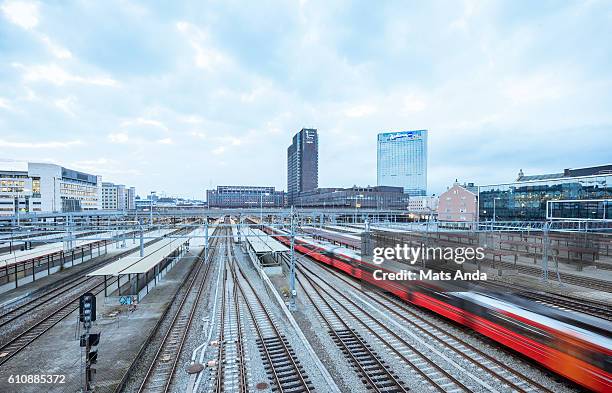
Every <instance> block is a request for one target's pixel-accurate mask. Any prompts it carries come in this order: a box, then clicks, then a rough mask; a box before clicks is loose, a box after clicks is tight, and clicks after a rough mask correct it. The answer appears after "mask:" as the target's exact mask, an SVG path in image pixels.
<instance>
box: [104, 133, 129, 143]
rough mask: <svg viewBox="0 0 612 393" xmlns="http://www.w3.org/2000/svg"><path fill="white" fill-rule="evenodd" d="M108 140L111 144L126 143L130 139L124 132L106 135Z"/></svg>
mask: <svg viewBox="0 0 612 393" xmlns="http://www.w3.org/2000/svg"><path fill="white" fill-rule="evenodd" d="M108 140H109V141H110V142H111V143H128V142H129V140H130V138H129V136H128V134H127V133H125V132H113V133H111V134H108Z"/></svg>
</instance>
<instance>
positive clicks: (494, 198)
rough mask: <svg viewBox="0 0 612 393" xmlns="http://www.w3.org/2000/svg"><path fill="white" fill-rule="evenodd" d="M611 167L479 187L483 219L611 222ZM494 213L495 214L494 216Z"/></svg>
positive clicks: (527, 177)
mask: <svg viewBox="0 0 612 393" xmlns="http://www.w3.org/2000/svg"><path fill="white" fill-rule="evenodd" d="M611 204H612V165H610V164H609V165H600V166H594V167H586V168H578V169H565V170H564V171H563V172H559V173H551V174H544V175H530V176H526V175H524V174H523V171H522V170H521V171H520V172H519V176H518V178H517V179H516V181H514V182H511V183H503V184H491V185H486V186H480V187H479V215H480V220H491V219H492V218H493V214H495V220H499V221H531V220H545V219H590V220H603V219H611V218H612V214H611V212H610V205H611ZM494 212H495V213H494Z"/></svg>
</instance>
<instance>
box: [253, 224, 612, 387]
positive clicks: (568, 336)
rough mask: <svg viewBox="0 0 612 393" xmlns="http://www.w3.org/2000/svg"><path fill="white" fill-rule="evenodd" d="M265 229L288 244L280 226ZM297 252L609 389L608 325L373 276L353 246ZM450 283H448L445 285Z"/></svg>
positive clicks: (478, 292)
mask: <svg viewBox="0 0 612 393" xmlns="http://www.w3.org/2000/svg"><path fill="white" fill-rule="evenodd" d="M264 231H265V232H267V233H268V234H270V235H278V236H275V238H276V239H277V240H279V241H280V242H282V243H284V244H286V245H289V237H288V236H287V234H286V233H285V232H284V231H282V230H279V229H276V228H271V227H267V226H265V227H264ZM294 247H295V249H296V251H297V252H300V253H302V254H308V256H309V257H311V258H313V259H315V260H317V261H319V262H322V263H324V264H327V265H329V266H332V267H334V268H336V269H338V270H341V271H343V272H345V273H347V274H349V275H351V276H353V277H355V278H357V279H359V280H363V281H366V282H368V283H370V284H372V285H375V286H377V287H379V288H381V289H383V290H385V291H387V292H390V293H392V294H394V295H395V296H397V297H399V298H401V299H403V300H405V301H407V302H410V303H413V304H415V305H417V306H420V307H423V308H427V309H429V310H431V311H433V312H435V313H437V314H439V315H442V316H444V317H446V318H448V319H451V320H453V321H455V322H456V323H459V324H461V325H464V326H466V327H469V328H471V329H473V330H475V331H477V332H479V333H481V334H483V335H485V336H487V337H489V338H491V339H492V340H495V341H497V342H498V343H500V344H503V345H505V346H507V347H508V348H511V349H512V350H514V351H517V352H519V353H521V354H522V355H524V356H526V357H529V358H531V359H533V360H534V361H536V362H538V363H539V364H541V365H543V366H545V367H546V368H548V369H550V370H552V371H554V372H555V373H557V374H559V375H562V376H563V377H565V378H567V379H569V380H571V381H573V382H575V383H577V384H579V385H581V386H582V387H584V388H587V389H590V390H592V391H596V392H612V323H611V322H610V321H607V320H604V319H600V318H596V317H591V316H588V315H582V314H577V313H572V312H567V311H562V310H559V309H555V308H552V307H548V306H545V305H542V304H540V303H536V302H533V301H530V300H527V299H525V298H521V297H518V296H514V295H511V294H501V293H496V294H492V293H491V292H490V291H489V290H484V289H483V288H480V289H479V287H478V286H476V285H471V286H470V288H469V289H468V290H464V289H461V290H455V289H453V288H449V287H448V286H450V285H453V284H450V283H448V284H440V283H441V282H440V281H438V282H436V283H435V284H433V283H431V282H425V281H411V282H410V284H408V283H407V282H402V281H388V280H376V279H374V277H373V272H374V271H375V270H383V271H387V272H390V270H386V269H384V268H382V266H381V265H374V264H370V263H367V262H364V261H362V259H361V257H360V256H359V254H357V253H354V252H352V251H351V250H348V249H344V248H338V247H336V246H328V245H324V244H320V243H317V242H315V241H313V240H311V239H309V238H305V237H296V239H295V241H294ZM447 285H448V286H447Z"/></svg>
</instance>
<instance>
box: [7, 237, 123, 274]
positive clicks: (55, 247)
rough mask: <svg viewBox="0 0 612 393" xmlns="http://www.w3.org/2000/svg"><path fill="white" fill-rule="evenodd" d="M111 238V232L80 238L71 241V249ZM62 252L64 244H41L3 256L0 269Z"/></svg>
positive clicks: (56, 242)
mask: <svg viewBox="0 0 612 393" xmlns="http://www.w3.org/2000/svg"><path fill="white" fill-rule="evenodd" d="M112 236H113V233H111V232H105V233H101V234H97V235H91V236H87V237H82V238H78V239H74V238H73V239H72V246H73V247H81V246H86V245H88V244H90V243H95V242H97V241H100V240H103V239H110V238H111V237H112ZM62 250H64V243H63V242H61V241H60V242H58V241H55V242H53V243H49V244H43V245H40V246H37V247H34V248H32V249H29V250H19V251H15V252H13V253H10V254H5V255H2V256H0V267H5V266H8V265H13V264H15V263H20V262H24V261H29V260H30V259H36V258H42V257H45V256H47V255H49V254H53V253H56V252H59V251H62Z"/></svg>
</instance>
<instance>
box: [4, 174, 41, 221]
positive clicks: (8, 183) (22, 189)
mask: <svg viewBox="0 0 612 393" xmlns="http://www.w3.org/2000/svg"><path fill="white" fill-rule="evenodd" d="M1 165H2V168H0V216H12V215H14V214H16V213H17V212H18V211H19V212H24V213H25V212H40V211H41V204H42V202H41V198H40V180H39V179H32V178H30V177H29V176H28V164H27V163H25V162H2V164H1Z"/></svg>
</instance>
